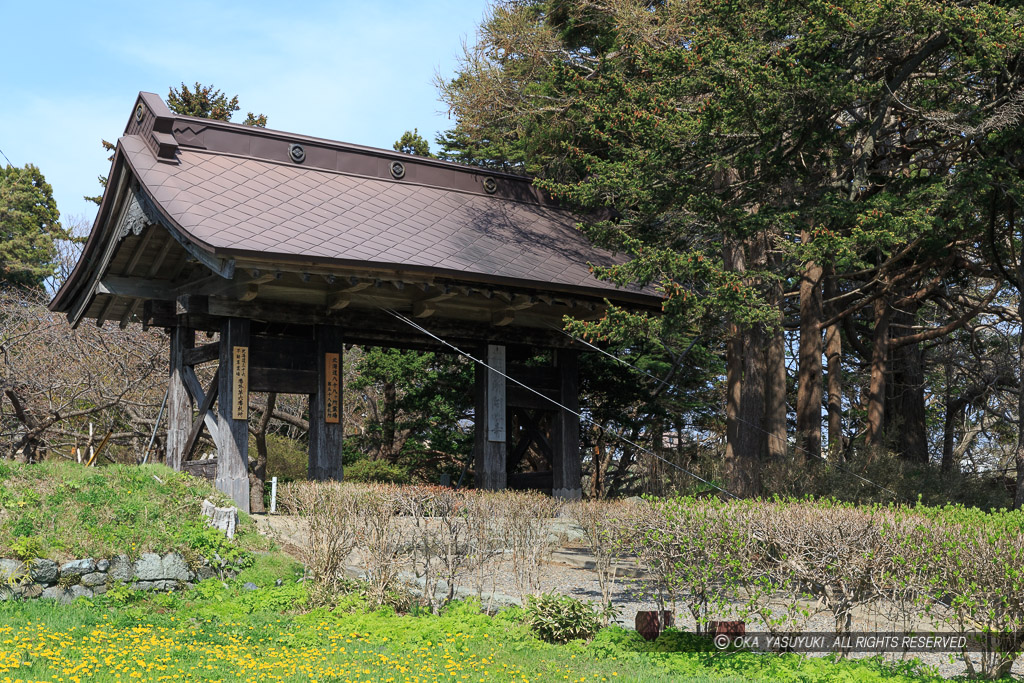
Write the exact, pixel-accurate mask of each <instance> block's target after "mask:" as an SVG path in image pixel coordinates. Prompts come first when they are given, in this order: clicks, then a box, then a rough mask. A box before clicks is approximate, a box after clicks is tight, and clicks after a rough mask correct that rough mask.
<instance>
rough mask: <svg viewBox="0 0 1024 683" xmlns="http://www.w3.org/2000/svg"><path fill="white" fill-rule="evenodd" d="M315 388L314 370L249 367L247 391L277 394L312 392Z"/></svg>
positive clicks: (315, 375)
mask: <svg viewBox="0 0 1024 683" xmlns="http://www.w3.org/2000/svg"><path fill="white" fill-rule="evenodd" d="M316 390H317V372H316V370H292V369H290V368H263V367H250V368H249V391H273V392H276V393H278V394H307V395H308V394H313V393H315V392H316Z"/></svg>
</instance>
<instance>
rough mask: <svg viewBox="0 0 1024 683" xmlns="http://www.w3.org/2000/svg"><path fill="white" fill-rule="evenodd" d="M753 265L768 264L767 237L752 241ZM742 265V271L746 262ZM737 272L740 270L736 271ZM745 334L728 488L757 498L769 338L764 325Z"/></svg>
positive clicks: (751, 259) (759, 483) (759, 480)
mask: <svg viewBox="0 0 1024 683" xmlns="http://www.w3.org/2000/svg"><path fill="white" fill-rule="evenodd" d="M749 244H750V247H749V248H750V262H751V263H752V264H754V265H755V266H761V267H763V266H764V265H765V256H766V254H765V244H764V236H761V235H759V236H756V237H754V238H753V239H752V240H750V243H749ZM737 261H738V262H739V263H742V265H743V266H744V267H743V270H746V268H745V262H744V261H743V260H742V259H737ZM737 270H740V269H739V268H737ZM742 334H743V355H742V358H743V364H742V367H743V377H742V380H741V381H740V400H739V411H738V413H737V415H736V444H735V446H734V448H733V457H732V459H731V460H730V461H729V462H728V465H729V467H728V481H729V488H730V490H731V491H732V493H733V494H735V495H737V496H740V497H750V496H756V495H758V494H759V493H760V492H761V455H762V452H763V451H764V444H765V435H766V434H768V431H767V430H766V429H765V428H764V416H765V400H764V399H765V379H766V374H767V363H766V355H767V354H766V351H765V346H766V342H767V335H766V333H765V329H764V326H763V325H760V324H757V325H752V326H746V327H744V328H743V330H742Z"/></svg>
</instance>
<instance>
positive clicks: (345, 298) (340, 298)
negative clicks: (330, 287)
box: [327, 277, 380, 311]
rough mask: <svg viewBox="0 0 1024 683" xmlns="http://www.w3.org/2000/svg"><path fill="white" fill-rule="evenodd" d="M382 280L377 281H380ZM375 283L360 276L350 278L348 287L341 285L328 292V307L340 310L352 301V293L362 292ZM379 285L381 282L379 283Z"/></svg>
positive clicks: (332, 309)
mask: <svg viewBox="0 0 1024 683" xmlns="http://www.w3.org/2000/svg"><path fill="white" fill-rule="evenodd" d="M379 282H380V280H378V281H377V283H379ZM374 284H375V283H373V282H367V281H365V280H360V279H358V278H354V277H353V278H349V284H348V286H347V287H341V288H339V289H336V290H334V291H333V292H330V293H328V294H327V308H328V310H331V311H340V310H341V309H343V308H345V307H347V306H348V305H349V304H350V303H352V296H351V295H352V294H354V293H355V292H361V291H363V290H364V289H369V288H370V287H373V286H374ZM377 286H379V284H378V285H377Z"/></svg>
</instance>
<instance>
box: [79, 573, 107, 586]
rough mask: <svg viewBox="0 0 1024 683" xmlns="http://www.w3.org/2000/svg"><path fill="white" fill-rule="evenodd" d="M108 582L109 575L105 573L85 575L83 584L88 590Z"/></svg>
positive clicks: (82, 580)
mask: <svg viewBox="0 0 1024 683" xmlns="http://www.w3.org/2000/svg"><path fill="white" fill-rule="evenodd" d="M106 582H107V575H106V574H105V573H103V572H92V573H91V574H83V575H82V579H81V584H82V585H83V586H85V587H87V588H92V587H93V586H102V585H103V584H105V583H106Z"/></svg>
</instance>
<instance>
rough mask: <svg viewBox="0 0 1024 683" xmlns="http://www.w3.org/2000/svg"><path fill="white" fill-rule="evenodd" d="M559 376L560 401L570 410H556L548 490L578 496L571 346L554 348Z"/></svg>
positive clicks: (575, 368)
mask: <svg viewBox="0 0 1024 683" xmlns="http://www.w3.org/2000/svg"><path fill="white" fill-rule="evenodd" d="M555 365H556V366H557V371H558V376H559V385H560V386H559V394H560V399H561V400H560V401H559V402H560V403H561V404H562V405H563V406H565V407H566V408H568V409H569V410H564V409H563V410H559V411H558V417H557V418H556V419H555V428H554V430H553V433H552V437H553V440H554V448H553V451H554V458H553V462H552V465H553V468H552V469H553V470H554V480H553V481H552V485H551V486H552V490H551V493H552V495H554V496H555V497H556V498H567V499H569V500H579V499H580V497H581V496H582V491H583V489H582V484H581V482H580V479H581V477H582V467H583V465H582V463H583V456H582V453H581V452H580V418H579V416H578V413H579V412H580V397H579V354H578V353H577V352H576V351H573V350H567V349H559V350H557V351H555Z"/></svg>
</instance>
